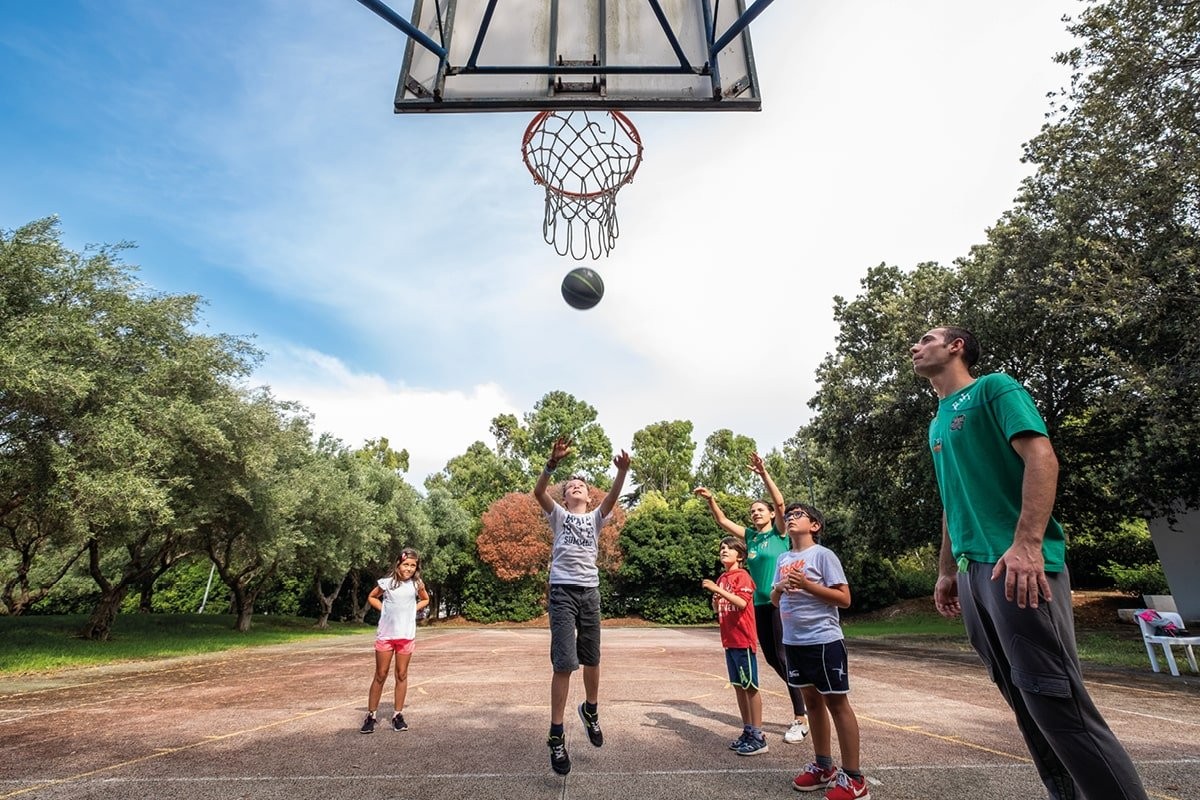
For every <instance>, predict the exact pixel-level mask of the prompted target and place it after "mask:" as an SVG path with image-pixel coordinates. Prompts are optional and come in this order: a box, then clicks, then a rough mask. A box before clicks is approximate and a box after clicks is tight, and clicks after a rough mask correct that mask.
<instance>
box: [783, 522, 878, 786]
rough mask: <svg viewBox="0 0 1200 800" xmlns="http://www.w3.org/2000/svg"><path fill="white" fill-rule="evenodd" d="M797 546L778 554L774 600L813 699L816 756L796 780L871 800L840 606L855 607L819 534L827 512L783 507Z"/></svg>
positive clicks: (792, 661)
mask: <svg viewBox="0 0 1200 800" xmlns="http://www.w3.org/2000/svg"><path fill="white" fill-rule="evenodd" d="M783 520H784V525H786V526H787V533H788V537H789V539H790V540H791V544H792V549H791V550H789V551H788V552H786V553H784V554H783V555H781V556H779V560H778V561H777V562H776V565H775V580H774V582H773V584H772V587H771V602H772V603H774V604H775V605H777V606H779V615H780V617H781V619H782V620H783V646H784V651H785V654H786V656H787V667H788V684H789V685H792V686H799V687H800V689H801V691H803V692H804V702H805V705H807V706H808V724H809V729H810V730H811V732H812V743H813V750H814V752H815V753H816V758H817V760H816V761H815V762H814V763H812V764H809V765H808V766H807V767H805V769H804V771H803V772H801V773H800V774H799V775H797V776H796V777H795V778H794V779H793V780H792V788H793V789H797V790H799V791H801V792H813V791H818V790H821V789H824V790H826V791H825V798H826V800H868V798H870V796H871V792H870V789H869V787H868V786H867V782H866V778H864V777H863V774H862V772H861V771H860V767H859V760H858V759H859V738H858V717H856V716H855V714H854V709H853V708H851V707H850V679H849V668H848V663H847V659H846V643H845V640H844V637H843V635H842V625H841V621H840V620H839V619H838V609H839V608H849V606H850V585H849V584H848V583H847V582H846V573H845V572H844V571H843V570H842V562H841V561H840V560H838V557H837V555H835V554H834V552H833V551H832V550H830V549H829V548H827V547H824V546H822V545H819V544H817V543H816V539H815V538H814V537H815V536H816V535H817V534H819V533H820V532H821V530H822V529H823V528H824V527H825V518H824V517H823V516H822V515H821V512H820V511H818V510H817V509H815V508H813V507H812V506H809V505H804V504H803V503H792V504H791V505H789V506H788V507H787V509H785V511H784V514H783ZM830 719H832V721H833V726H832V727H833V728H834V729H835V730H836V731H837V737H838V747H839V748H840V750H841V755H842V766H841V769H839V768H837V767H836V766H834V763H833V741H832V735H831V733H832V732H831V730H830Z"/></svg>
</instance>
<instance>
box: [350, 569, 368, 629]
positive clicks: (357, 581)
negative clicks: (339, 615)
mask: <svg viewBox="0 0 1200 800" xmlns="http://www.w3.org/2000/svg"><path fill="white" fill-rule="evenodd" d="M361 589H362V575H361V574H360V573H359V571H358V570H356V569H354V570H351V571H350V613H351V616H352V618H353V619H354V621H355V622H357V623H358V624H359V625H362V624H363V623H364V622H366V619H367V609H368V608H370V607H371V606H370V605H369V604H368V603H367V601H366V598H363V601H362V604H361V605H360V604H359V602H358V598H359V596H360V590H361Z"/></svg>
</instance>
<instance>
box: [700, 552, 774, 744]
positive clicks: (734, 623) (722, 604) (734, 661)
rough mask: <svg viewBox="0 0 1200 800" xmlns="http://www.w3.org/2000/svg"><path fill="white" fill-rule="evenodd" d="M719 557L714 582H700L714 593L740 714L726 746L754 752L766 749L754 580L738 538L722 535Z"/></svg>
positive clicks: (727, 666) (722, 642)
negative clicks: (736, 732)
mask: <svg viewBox="0 0 1200 800" xmlns="http://www.w3.org/2000/svg"><path fill="white" fill-rule="evenodd" d="M718 557H719V558H720V559H721V564H722V566H724V567H725V571H724V572H722V573H721V576H720V577H719V578H717V580H716V581H715V582H714V581H710V580H708V579H707V578H706V579H705V580H704V582H703V583H702V584H700V585H701V586H703V587H704V588H705V589H707V590H708V591H710V592H712V593H713V610H715V611H716V612H717V619H718V620H719V622H720V624H721V646H722V647H724V648H725V666H726V668H727V669H728V670H729V682H730V683H732V684H733V690H734V692H736V693H737V701H738V710H739V711H740V712H741V714H742V725H743V729H742V735H741V736H739V737H738V738H736V739H734V740H733V741H732V742H730V744H729V749H730V750H733V751H734V752H736V753H737V754H738V755H739V756H756V755H758V754H759V753H765V752H767V738H766V736H765V735H764V734H763V732H762V698H761V697H759V696H758V659H757V658H756V657H755V654H754V643H755V639H756V637H757V635H758V634H757V632H756V629H755V626H754V603H753V600H754V580H753V579H752V578H751V577H750V573H749V572H747V571H746V569H745V563H746V544H745V542H743V541H742V540H741V539H737V538H735V537H733V536H726V537H725V538H724V539H722V540H721V549H720V551H719V553H718Z"/></svg>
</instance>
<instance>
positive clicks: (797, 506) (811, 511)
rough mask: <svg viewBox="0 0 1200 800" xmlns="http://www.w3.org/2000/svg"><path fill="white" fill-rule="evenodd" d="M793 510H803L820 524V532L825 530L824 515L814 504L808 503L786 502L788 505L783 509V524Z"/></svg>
mask: <svg viewBox="0 0 1200 800" xmlns="http://www.w3.org/2000/svg"><path fill="white" fill-rule="evenodd" d="M793 511H803V512H804V513H805V515H806V516H807V517H808V518H809V519H811V520H812V521H813V522H815V523H817V525H819V526H820V528H821V532H822V533H823V532H824V531H825V515H824V514H822V513H821V512H820V510H819V509H818V508H817V507H816V506H810V505H809V504H808V503H788V507H787V508H785V509H784V510H783V517H784V521H785V522H784V524H785V525H786V524H787V523H786V520H787V515H788V514H790V513H792V512H793Z"/></svg>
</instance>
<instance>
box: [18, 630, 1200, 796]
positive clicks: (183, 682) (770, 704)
mask: <svg viewBox="0 0 1200 800" xmlns="http://www.w3.org/2000/svg"><path fill="white" fill-rule="evenodd" d="M849 646H850V675H851V697H852V701H853V705H854V707H855V710H856V711H857V713H858V719H859V724H860V726H861V730H862V742H863V747H862V762H863V767H864V770H865V772H866V774H867V776H868V778H869V780H870V781H871V784H872V786H871V796H872V797H873V798H876V800H879V799H880V798H883V799H884V800H893V799H894V800H902V799H903V800H918V798H920V799H922V800H923V799H924V798H939V799H940V798H973V799H974V800H1000V799H1001V798H1038V797H1046V793H1045V790H1044V789H1043V787H1042V786H1041V784H1040V782H1039V781H1038V780H1037V777H1036V774H1035V771H1034V769H1033V767H1032V765H1031V763H1030V761H1029V758H1028V756H1027V755H1026V752H1025V750H1024V747H1023V745H1022V743H1021V739H1020V737H1019V736H1018V734H1017V732H1016V728H1015V726H1014V724H1013V722H1012V719H1011V715H1010V713H1009V711H1008V709H1007V707H1005V706H1004V705H1003V701H1002V700H1001V698H1000V696H999V694H998V692H997V691H996V689H995V688H994V687H993V686H992V684H991V683H990V682H989V681H988V679H987V676H986V673H985V671H984V669H983V667H982V666H981V664H980V663H979V661H978V659H977V658H975V656H974V654H973V653H970V652H965V653H964V652H954V651H950V650H945V649H941V650H934V649H925V648H916V647H911V646H903V645H889V644H883V643H869V642H855V641H851V642H850V644H849ZM548 648H549V631H547V630H546V629H544V628H491V627H480V628H464V627H436V626H435V627H433V628H422V629H421V631H420V633H419V636H418V644H417V650H416V653H415V655H414V656H413V660H412V665H411V667H410V671H409V684H410V688H409V694H408V702H407V704H406V707H405V709H404V711H405V717H406V718H407V720H408V722H409V725H410V730H409V731H407V732H404V733H396V732H394V731H392V730H391V729H390V727H389V726H388V725H387V720H388V719H390V713H391V696H392V695H391V692H392V682H391V680H389V682H388V684H387V686H386V687H385V689H384V702H383V703H382V704H381V706H380V709H379V711H380V719H381V723H382V724H381V725H380V727H379V729H378V730H377V731H376V732H375V733H374V734H371V735H369V736H364V735H362V734H360V733H359V732H358V727H359V724H360V723H361V721H362V717H363V715H364V713H365V708H366V694H367V688H368V684H369V682H370V678H371V673H372V668H373V667H372V663H373V662H372V634H371V633H370V632H367V631H364V633H363V635H362V636H347V637H337V638H328V639H320V640H317V641H310V642H306V643H304V644H292V645H281V646H273V647H264V648H256V649H251V650H244V651H241V652H232V653H223V654H219V655H212V656H203V657H193V658H182V659H171V660H167V661H155V662H145V663H138V664H127V665H120V666H110V667H102V668H80V669H73V670H67V671H63V672H61V673H55V674H53V675H36V676H27V677H23V678H14V679H0V800H4V799H5V798H54V799H57V798H74V799H76V800H78V799H81V798H114V799H116V800H125V799H126V798H152V799H153V800H172V799H173V798H180V800H184V799H185V798H186V800H208V798H222V799H223V798H290V799H293V800H294V799H295V798H322V799H325V798H349V797H354V798H365V797H382V798H395V799H396V800H400V799H402V798H425V799H427V800H441V798H503V800H516V799H518V798H521V799H524V798H573V799H578V800H586V799H588V798H688V800H703V799H707V798H713V800H718V799H719V800H729V798H783V797H806V796H807V797H820V793H812V794H805V795H801V794H800V793H798V792H793V791H792V789H791V788H790V780H791V777H792V776H793V775H794V774H795V773H796V772H797V771H799V770H800V769H801V768H802V767H803V766H804V764H806V763H807V762H808V761H809V760H811V758H812V754H813V753H812V747H811V743H810V742H808V741H806V742H804V743H803V744H794V745H790V744H786V743H784V742H783V740H782V738H781V737H782V734H783V732H784V730H785V728H786V723H787V722H788V721H789V720H790V707H789V705H788V703H787V700H786V695H785V694H784V692H783V686H782V683H781V682H780V681H779V680H778V678H777V677H776V676H775V675H774V674H773V673H770V672H769V671H766V670H765V668H764V675H763V690H764V691H763V697H764V719H765V720H766V723H765V727H766V729H767V733H768V741H769V744H770V752H768V753H765V754H762V755H758V756H754V757H740V756H737V755H736V754H734V753H732V752H730V751H729V750H727V749H726V744H727V743H728V742H729V740H730V739H732V738H734V737H735V736H736V735H737V734H738V733H739V729H740V723H739V720H738V715H737V704H736V701H735V698H734V693H733V690H732V689H730V688H729V686H728V684H727V682H726V680H725V677H724V660H723V656H722V651H721V646H720V640H719V636H718V633H717V630H716V628H715V627H706V628H654V627H639V628H605V630H604V634H603V662H602V670H603V673H602V677H601V698H600V699H601V704H600V714H601V722H602V724H603V727H604V731H605V736H606V741H605V744H604V746H603V747H602V748H599V749H597V748H593V747H592V746H591V745H590V744H589V743H588V741H587V737H586V736H585V735H584V732H583V730H582V726H581V725H580V723H579V720H578V717H577V716H576V713H575V705H577V704H578V703H579V702H580V701H581V700H582V698H583V686H582V680H581V676H580V675H579V674H578V673H577V674H576V676H575V677H574V679H573V680H572V685H571V694H572V703H571V705H570V706H569V707H568V714H567V719H566V723H567V731H568V743H569V747H570V753H571V758H572V761H573V769H572V771H571V774H570V775H569V776H567V777H565V778H563V777H559V776H557V775H555V774H554V773H552V772H551V771H550V767H549V761H548V752H547V749H546V746H545V736H546V728H547V723H548V717H549V674H550V670H549V657H548ZM1185 669H1186V666H1185ZM1087 676H1088V681H1089V686H1090V689H1091V691H1092V693H1093V696H1094V697H1095V699H1096V701H1097V703H1098V705H1100V707H1101V708H1102V709H1103V711H1104V713H1105V715H1106V718H1107V719H1108V721H1109V724H1110V725H1111V726H1112V727H1113V729H1114V730H1115V731H1116V732H1117V735H1118V736H1119V737H1120V738H1121V740H1122V741H1123V742H1124V744H1125V745H1126V747H1127V748H1128V749H1129V751H1130V753H1131V755H1132V756H1133V758H1134V760H1135V762H1136V763H1137V765H1138V768H1139V771H1140V772H1141V775H1142V777H1143V779H1144V781H1145V783H1146V786H1147V788H1148V790H1149V791H1150V795H1151V797H1154V798H1159V800H1184V798H1200V680H1197V679H1196V678H1195V677H1194V676H1188V675H1187V674H1186V673H1185V675H1184V676H1183V677H1181V678H1172V677H1171V676H1170V675H1168V674H1161V675H1155V674H1153V673H1151V672H1150V670H1149V668H1148V665H1147V668H1146V669H1144V670H1125V671H1109V670H1104V671H1099V670H1089V671H1087ZM835 750H836V739H835ZM835 757H836V753H835ZM1094 800H1100V799H1098V798H1097V799H1094Z"/></svg>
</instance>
